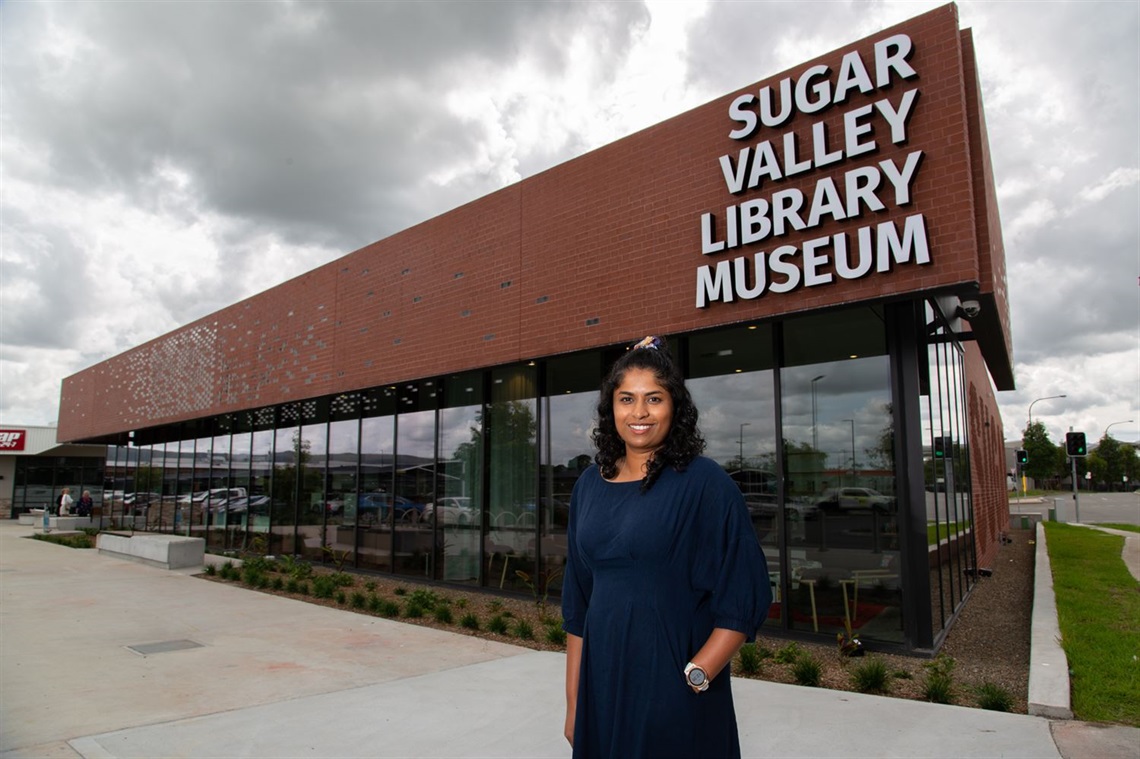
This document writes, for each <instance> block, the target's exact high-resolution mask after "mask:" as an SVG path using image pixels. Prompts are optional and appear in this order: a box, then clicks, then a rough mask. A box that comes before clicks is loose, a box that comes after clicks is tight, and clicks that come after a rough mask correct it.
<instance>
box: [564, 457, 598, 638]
mask: <svg viewBox="0 0 1140 759" xmlns="http://www.w3.org/2000/svg"><path fill="white" fill-rule="evenodd" d="M581 481H582V480H581V478H579V480H578V483H576V484H575V486H574V491H573V493H572V494H571V496H570V515H569V518H568V519H567V525H566V570H565V574H564V575H563V577H562V629H563V630H565V631H566V632H568V633H570V634H571V635H577V636H578V637H582V634H583V632H584V631H585V629H586V611H587V609H588V608H589V605H590V590H591V588H592V587H593V576H592V575H591V573H590V569H589V567H587V566H586V565H585V564H584V562H583V561H582V556H581V553H580V551H579V550H578V514H579V512H580V511H581V508H580V506H581V500H580V499H581V495H580V493H581V488H580V487H579V485H580V484H581Z"/></svg>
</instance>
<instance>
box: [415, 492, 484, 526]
mask: <svg viewBox="0 0 1140 759" xmlns="http://www.w3.org/2000/svg"><path fill="white" fill-rule="evenodd" d="M436 511H439V523H440V524H459V525H469V524H474V523H475V517H476V515H475V509H473V508H472V507H471V499H470V498H467V497H466V496H448V497H446V498H440V499H439V502H438V503H429V504H427V505H426V506H424V514H423V518H424V519H425V520H430V519H431V518H432V516H433V515H434V514H435V512H436Z"/></svg>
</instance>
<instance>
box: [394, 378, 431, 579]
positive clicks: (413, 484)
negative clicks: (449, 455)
mask: <svg viewBox="0 0 1140 759" xmlns="http://www.w3.org/2000/svg"><path fill="white" fill-rule="evenodd" d="M437 390H438V387H437V384H436V383H435V382H434V381H433V380H424V381H423V382H409V383H406V384H404V385H400V386H398V388H397V392H396V408H397V409H398V413H397V417H396V489H395V492H394V494H393V497H392V498H391V499H390V501H389V502H388V503H384V504H381V511H382V513H381V518H382V519H383V521H385V522H389V523H390V524H392V535H393V538H394V545H393V548H394V554H393V561H394V564H395V567H394V571H395V572H397V573H399V574H406V575H416V576H419V577H431V576H432V572H433V570H432V566H431V562H432V559H433V554H434V552H433V549H432V546H433V535H432V529H431V524H430V522H428V521H426V520H424V518H423V515H424V511H425V510H426V509H427V505H428V504H429V503H433V502H434V501H435V493H436V483H435V445H436V431H435V415H436V412H435V406H436V402H437Z"/></svg>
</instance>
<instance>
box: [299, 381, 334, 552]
mask: <svg viewBox="0 0 1140 759" xmlns="http://www.w3.org/2000/svg"><path fill="white" fill-rule="evenodd" d="M300 406H301V415H302V421H303V422H304V424H303V425H302V426H301V438H300V445H299V448H298V450H297V463H298V466H299V467H300V479H299V486H300V492H299V494H298V518H297V521H298V526H297V540H298V542H299V546H300V549H301V553H302V555H303V556H304V557H305V558H306V559H308V560H309V561H323V560H325V559H326V558H329V559H331V558H333V557H331V556H326V555H325V550H324V549H325V547H326V546H328V545H329V542H330V541H329V537H328V536H327V535H326V534H325V513H326V512H327V511H328V509H329V505H328V501H327V499H326V498H325V467H326V464H327V462H328V399H327V398H322V399H318V400H312V401H305V402H304V403H302V404H300Z"/></svg>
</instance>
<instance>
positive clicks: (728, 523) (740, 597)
mask: <svg viewBox="0 0 1140 759" xmlns="http://www.w3.org/2000/svg"><path fill="white" fill-rule="evenodd" d="M708 492H709V494H710V495H711V496H712V497H713V498H715V499H716V500H717V501H718V502H719V504H718V505H720V506H721V508H712V509H709V511H710V512H711V513H712V514H718V513H719V515H720V519H719V520H716V521H714V524H712V525H709V526H710V527H713V529H710V530H706V531H705V535H706V536H707V539H708V540H709V541H710V542H711V543H712V544H713V546H715V548H714V549H713V550H710V551H709V553H710V555H711V556H713V557H715V561H716V566H715V567H713V568H712V569H713V570H714V572H715V580H714V582H713V589H712V598H711V600H710V603H711V607H712V612H713V626H714V627H720V628H724V629H728V630H735V631H737V632H741V633H744V634H745V635H746V636H748V640H749V641H750V642H751V641H752V640H754V639H755V638H756V631H757V630H758V629H759V628H760V625H762V624H764V620H765V619H767V618H768V609H769V607H770V606H771V604H772V586H771V583H770V580H769V577H768V562H767V560H766V559H765V558H764V551H763V549H761V547H760V541H759V540H758V539H757V537H756V533H755V531H754V530H753V529H752V521H751V519H750V518H749V516H748V508H747V507H746V506H745V505H744V497H743V495H741V493H740V490H739V489H738V488H737V487H736V484H735V483H734V482H733V481H732V480H730V479H729V478H728V477H727V476H725V477H724V478H723V480H721V479H720V478H718V480H717V482H716V483H715V484H714V485H713V486H712V487H710V488H709V491H708ZM717 522H719V524H717ZM710 548H711V547H710Z"/></svg>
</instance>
